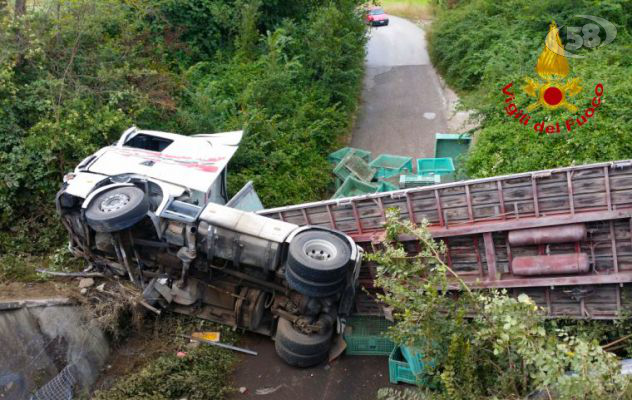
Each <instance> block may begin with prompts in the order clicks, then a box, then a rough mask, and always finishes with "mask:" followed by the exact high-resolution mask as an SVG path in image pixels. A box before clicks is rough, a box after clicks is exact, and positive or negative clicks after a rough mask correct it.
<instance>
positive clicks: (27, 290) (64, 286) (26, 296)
mask: <svg viewBox="0 0 632 400" xmlns="http://www.w3.org/2000/svg"><path fill="white" fill-rule="evenodd" d="M79 290H80V289H79V280H77V279H74V278H65V279H56V280H55V281H47V282H29V283H23V282H10V283H6V284H0V301H20V300H36V299H50V298H60V297H69V298H72V297H76V296H78V295H79Z"/></svg>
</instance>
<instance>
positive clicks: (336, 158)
mask: <svg viewBox="0 0 632 400" xmlns="http://www.w3.org/2000/svg"><path fill="white" fill-rule="evenodd" d="M349 153H353V154H354V155H355V156H357V157H360V158H361V159H363V160H364V161H366V162H367V163H369V162H371V152H370V151H367V150H362V149H356V148H355V147H343V148H342V149H339V150H336V151H334V152H333V153H330V154H329V156H327V160H328V161H329V162H330V163H333V164H338V163H339V162H340V161H342V159H343V158H345V156H346V155H347V154H349Z"/></svg>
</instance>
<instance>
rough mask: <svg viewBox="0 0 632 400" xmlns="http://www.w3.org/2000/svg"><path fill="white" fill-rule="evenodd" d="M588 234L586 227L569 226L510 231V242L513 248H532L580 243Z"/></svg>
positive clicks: (582, 225) (578, 225) (581, 225)
mask: <svg viewBox="0 0 632 400" xmlns="http://www.w3.org/2000/svg"><path fill="white" fill-rule="evenodd" d="M586 234H587V231H586V225H584V224H569V225H559V226H547V227H545V228H532V229H521V230H517V231H510V232H509V235H508V240H509V244H510V245H512V246H530V245H537V244H547V243H567V242H578V241H582V240H585V239H586Z"/></svg>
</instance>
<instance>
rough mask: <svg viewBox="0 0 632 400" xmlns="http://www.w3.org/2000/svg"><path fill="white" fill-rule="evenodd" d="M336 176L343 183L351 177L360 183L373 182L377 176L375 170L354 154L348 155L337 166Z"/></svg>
mask: <svg viewBox="0 0 632 400" xmlns="http://www.w3.org/2000/svg"><path fill="white" fill-rule="evenodd" d="M334 174H335V175H336V176H337V177H338V178H340V179H341V180H343V181H344V180H345V179H347V178H348V177H350V176H351V177H354V178H356V179H358V180H360V181H364V182H371V180H372V179H373V177H374V176H375V169H374V168H371V167H370V166H369V164H367V162H366V161H364V160H363V159H362V158H360V157H358V156H355V155H354V154H353V153H348V154H347V155H346V156H345V157H344V158H343V159H342V160H341V161H340V162H339V163H338V165H336V168H334ZM343 184H344V183H343Z"/></svg>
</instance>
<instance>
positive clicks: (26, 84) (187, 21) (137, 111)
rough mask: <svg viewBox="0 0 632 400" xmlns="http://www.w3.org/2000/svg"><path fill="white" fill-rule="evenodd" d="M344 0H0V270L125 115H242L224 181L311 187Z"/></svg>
mask: <svg viewBox="0 0 632 400" xmlns="http://www.w3.org/2000/svg"><path fill="white" fill-rule="evenodd" d="M356 3H357V2H356V1H355V0H342V1H338V2H336V3H331V2H329V1H324V0H322V1H320V0H299V1H293V2H291V5H288V4H285V3H282V2H279V1H278V0H155V1H150V0H140V1H126V0H103V1H90V0H46V1H38V2H35V1H32V2H31V1H30V0H26V1H25V0H18V1H17V2H8V3H7V2H6V1H5V2H2V1H0V43H2V46H0V137H2V140H1V141H0V280H7V279H20V278H23V277H28V278H29V279H31V278H32V277H31V276H30V275H31V273H30V271H31V270H32V269H29V268H28V267H25V266H24V264H39V265H40V266H41V265H46V264H48V262H49V260H48V259H47V257H46V256H45V255H46V254H48V253H50V252H51V250H52V249H55V248H58V247H59V246H60V245H61V243H62V241H63V239H64V235H63V229H62V226H61V224H60V223H59V221H58V220H57V218H56V215H55V210H54V195H55V192H56V191H57V189H58V188H59V186H60V184H61V180H62V176H63V175H64V174H65V173H67V172H69V171H70V170H71V169H72V168H73V167H74V166H75V165H76V164H77V163H78V161H80V160H81V159H82V158H84V157H85V156H87V155H89V154H90V153H92V152H94V151H95V150H97V149H98V148H100V147H102V146H104V145H107V144H110V143H112V142H114V141H115V140H116V139H117V138H118V137H119V136H120V134H121V133H122V132H123V131H124V130H125V129H126V128H127V127H129V126H131V125H133V124H135V125H137V126H140V127H141V128H148V129H156V130H166V131H172V132H181V133H187V134H188V133H203V132H217V131H224V130H234V129H241V128H244V129H245V130H246V132H247V134H246V136H245V139H244V141H243V142H242V146H241V148H240V150H239V152H238V153H237V155H236V158H235V159H234V162H233V163H232V165H231V166H230V170H231V172H232V173H231V174H229V190H230V191H231V192H233V193H234V192H235V191H236V190H238V189H239V188H240V187H241V185H242V184H244V183H245V182H246V181H248V180H254V183H255V187H256V189H257V191H258V193H259V194H260V196H261V198H262V200H263V202H264V204H265V205H266V206H268V207H271V206H279V205H284V204H291V203H298V202H303V201H309V200H317V199H320V198H322V196H323V195H324V194H325V193H326V192H327V189H328V185H329V184H330V179H331V178H330V175H329V172H328V171H329V168H328V165H327V162H326V154H327V153H328V152H330V151H331V150H332V149H333V148H334V147H335V146H336V144H337V141H338V140H339V139H340V138H341V137H342V136H344V135H345V134H347V132H348V129H349V123H350V120H351V115H352V113H353V111H354V110H355V108H356V104H357V98H358V94H359V90H360V87H361V78H362V69H363V56H364V43H365V25H364V24H363V22H362V18H361V15H359V14H358V13H357V11H356V5H357V4H356ZM23 4H26V7H25V8H22V7H21V5H23ZM14 5H15V6H14ZM7 254H9V255H10V256H7ZM27 256H28V257H27ZM5 257H11V259H10V260H9V259H6V260H8V261H7V262H6V263H5V262H4V261H3V260H5ZM33 257H36V258H33ZM9 264H10V265H9ZM16 266H17V267H16Z"/></svg>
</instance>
